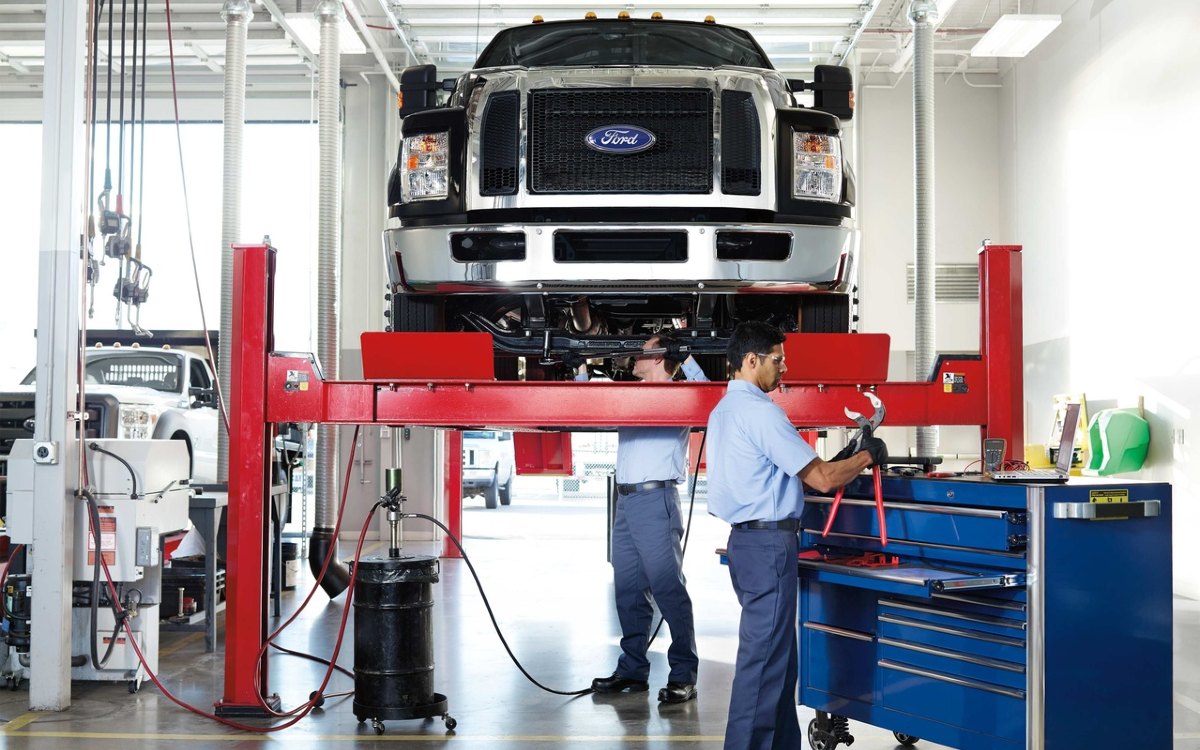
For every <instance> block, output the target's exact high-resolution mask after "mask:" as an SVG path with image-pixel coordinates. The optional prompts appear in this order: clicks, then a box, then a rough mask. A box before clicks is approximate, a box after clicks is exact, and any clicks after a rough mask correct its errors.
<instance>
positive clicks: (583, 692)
mask: <svg viewBox="0 0 1200 750" xmlns="http://www.w3.org/2000/svg"><path fill="white" fill-rule="evenodd" d="M376 505H378V504H376ZM372 510H373V509H372ZM400 517H401V518H423V519H425V520H426V521H429V522H430V523H432V524H433V525H435V526H437V527H438V528H439V529H441V530H442V532H443V533H445V534H446V537H447V538H448V539H449V540H450V541H451V542H453V543H454V546H455V548H456V549H458V554H460V555H462V559H463V562H464V563H466V564H467V570H469V571H471V577H472V578H474V579H475V587H476V588H477V589H479V596H480V598H482V599H483V606H484V609H486V610H487V613H488V617H489V618H491V621H492V629H494V630H495V631H496V637H498V638H499V639H500V645H502V646H504V650H505V651H507V652H508V658H509V659H512V663H513V664H515V665H516V667H517V669H519V670H520V671H521V674H523V675H525V679H527V680H529V681H530V682H532V683H533V684H534V685H537V686H538V687H539V688H541V689H542V690H545V691H546V692H547V693H554V694H555V695H587V694H588V693H591V692H592V689H591V688H590V687H588V688H584V689H583V690H555V689H554V688H549V687H546V686H545V685H543V684H542V683H540V682H538V681H537V680H536V679H535V678H534V676H533V675H531V674H529V672H528V671H527V670H526V669H525V667H524V666H523V665H522V664H521V661H520V660H519V659H518V658H517V655H516V654H514V653H513V650H512V648H511V647H509V645H508V640H507V639H506V638H505V637H504V633H502V632H500V623H498V622H496V613H495V612H493V611H492V603H491V602H490V601H488V598H487V594H486V593H484V591H483V583H482V582H481V581H480V580H479V574H478V573H476V572H475V566H474V565H472V564H471V558H470V557H469V556H468V555H467V551H466V550H465V549H463V546H462V543H461V542H459V541H458V537H456V536H455V535H454V533H453V532H451V531H450V529H448V528H446V525H445V524H443V523H442V522H441V521H439V520H437V519H436V518H434V517H433V516H427V515H425V514H424V513H401V514H400ZM355 572H357V567H356V569H355Z"/></svg>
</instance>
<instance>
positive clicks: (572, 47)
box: [475, 19, 771, 69]
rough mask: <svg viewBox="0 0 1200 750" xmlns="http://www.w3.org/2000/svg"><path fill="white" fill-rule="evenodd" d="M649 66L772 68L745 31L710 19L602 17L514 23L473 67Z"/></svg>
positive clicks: (493, 41)
mask: <svg viewBox="0 0 1200 750" xmlns="http://www.w3.org/2000/svg"><path fill="white" fill-rule="evenodd" d="M506 65H519V66H522V67H526V68H534V67H547V66H555V65H566V66H585V67H586V66H609V65H651V66H656V67H658V66H682V67H693V68H717V67H721V66H724V65H739V66H746V67H752V68H767V69H771V63H770V61H769V60H767V56H766V53H764V52H763V51H762V48H761V47H759V46H758V43H757V42H755V41H754V38H753V37H752V36H750V35H749V34H748V33H746V32H745V31H742V30H740V29H733V28H729V27H727V26H716V25H713V24H701V23H683V22H672V21H637V20H632V19H630V20H614V19H604V20H595V21H569V22H562V23H543V24H537V25H532V26H517V27H514V28H511V29H505V30H504V31H501V32H500V33H499V34H497V35H496V38H495V39H493V40H492V43H491V44H489V45H488V46H487V48H486V49H484V51H483V54H481V55H480V56H479V61H478V62H477V63H476V65H475V67H476V68H492V67H502V66H506Z"/></svg>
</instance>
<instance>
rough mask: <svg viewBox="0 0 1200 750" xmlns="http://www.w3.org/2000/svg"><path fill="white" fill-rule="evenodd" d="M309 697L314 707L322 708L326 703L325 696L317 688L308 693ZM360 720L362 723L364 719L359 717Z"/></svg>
mask: <svg viewBox="0 0 1200 750" xmlns="http://www.w3.org/2000/svg"><path fill="white" fill-rule="evenodd" d="M308 699H309V700H310V701H312V705H313V708H320V707H321V706H324V705H325V696H323V695H321V694H320V693H318V692H317V691H316V690H314V691H312V692H311V693H309V694H308ZM358 721H359V723H360V724H361V723H362V719H359V720H358Z"/></svg>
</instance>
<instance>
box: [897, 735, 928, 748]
mask: <svg viewBox="0 0 1200 750" xmlns="http://www.w3.org/2000/svg"><path fill="white" fill-rule="evenodd" d="M892 736H893V737H895V738H896V742H899V743H900V744H901V745H904V746H905V747H912V746H913V745H915V744H917V743H918V742H920V741H921V738H920V737H913V736H912V735H911V734H905V733H904V732H892Z"/></svg>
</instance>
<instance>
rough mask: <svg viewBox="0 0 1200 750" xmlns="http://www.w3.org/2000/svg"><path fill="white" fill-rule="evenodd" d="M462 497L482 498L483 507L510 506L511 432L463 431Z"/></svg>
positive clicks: (513, 463) (513, 469)
mask: <svg viewBox="0 0 1200 750" xmlns="http://www.w3.org/2000/svg"><path fill="white" fill-rule="evenodd" d="M462 449H463V459H462V460H463V472H462V491H463V496H464V497H466V496H469V495H482V496H483V504H484V507H487V508H493V509H494V508H496V507H498V506H500V505H509V504H510V503H512V487H513V477H514V476H515V475H516V473H517V465H516V460H515V457H514V452H513V439H512V433H511V432H505V431H501V430H466V431H465V432H463V445H462Z"/></svg>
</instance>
